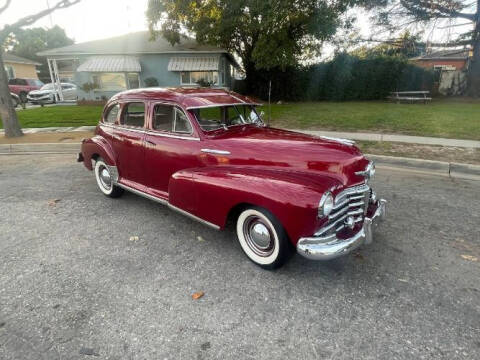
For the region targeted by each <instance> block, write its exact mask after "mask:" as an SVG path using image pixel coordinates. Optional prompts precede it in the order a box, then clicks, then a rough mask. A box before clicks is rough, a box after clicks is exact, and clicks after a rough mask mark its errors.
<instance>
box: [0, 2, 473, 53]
mask: <svg viewBox="0 0 480 360" xmlns="http://www.w3.org/2000/svg"><path fill="white" fill-rule="evenodd" d="M4 1H5V0H0V5H3V3H4ZM57 1H58V0H13V1H12V4H11V5H10V7H9V8H8V9H7V10H6V11H5V12H4V13H3V14H2V15H1V17H0V27H3V25H4V24H8V23H12V22H15V21H16V20H18V19H20V18H21V17H24V16H26V15H30V14H33V13H36V12H38V11H41V10H43V9H45V8H47V6H48V4H50V6H53V5H54V4H55V3H56V2H57ZM147 2H148V0H82V1H81V2H80V3H78V4H76V5H74V6H72V7H70V8H67V9H63V10H57V11H55V12H53V13H52V14H51V15H50V16H46V17H44V18H42V19H40V20H38V21H37V22H36V23H35V24H34V25H33V26H34V27H51V26H53V25H59V26H60V27H62V28H64V29H65V31H66V33H67V35H68V36H69V37H70V38H73V39H74V40H75V42H77V43H79V42H84V41H90V40H97V39H105V38H109V37H114V36H118V35H123V34H126V33H129V32H134V31H142V30H146V29H147V24H146V20H145V11H146V8H147ZM351 12H353V14H354V15H355V18H356V20H357V21H356V32H357V35H358V34H360V37H361V38H363V39H367V38H369V37H370V36H371V35H372V34H373V36H377V37H378V33H377V32H376V31H375V29H374V28H372V26H371V24H370V21H369V15H370V14H368V13H366V12H365V11H360V10H358V9H355V10H351ZM461 21H462V20H461ZM463 22H464V21H463ZM464 30H465V29H464V28H457V27H455V28H449V29H448V30H440V29H438V28H435V31H433V32H432V31H426V32H425V36H424V40H429V41H437V42H443V41H447V40H449V39H452V38H454V37H455V36H454V35H455V34H454V33H458V32H460V31H464ZM449 32H450V33H449ZM386 35H388V34H386ZM339 36H342V35H339ZM333 49H334V48H333V46H331V45H329V44H326V45H325V46H324V49H323V51H322V53H323V56H322V58H328V57H329V56H330V55H331V54H332V52H333Z"/></svg>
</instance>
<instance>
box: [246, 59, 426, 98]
mask: <svg viewBox="0 0 480 360" xmlns="http://www.w3.org/2000/svg"><path fill="white" fill-rule="evenodd" d="M269 81H272V100H294V101H295V100H311V101H316V100H335V101H343V100H375V99H384V98H385V97H386V96H388V95H389V93H390V92H391V91H402V90H405V91H407V90H408V91H413V90H431V89H432V85H433V72H432V71H429V70H426V69H423V68H420V67H417V66H415V65H413V64H410V63H408V61H407V60H406V59H405V58H402V57H398V56H384V55H381V56H375V57H369V58H365V59H361V58H358V57H355V56H351V55H349V54H338V55H337V56H336V57H335V58H334V59H333V60H332V61H329V62H324V63H319V64H315V65H312V66H306V67H297V68H287V69H285V70H283V71H281V70H279V69H276V70H269V71H258V72H257V73H256V74H255V75H254V76H253V79H248V82H249V87H248V88H247V89H246V90H248V89H249V90H250V91H248V92H249V93H250V95H254V96H257V97H260V98H262V99H267V98H268V84H269Z"/></svg>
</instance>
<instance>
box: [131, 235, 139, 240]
mask: <svg viewBox="0 0 480 360" xmlns="http://www.w3.org/2000/svg"><path fill="white" fill-rule="evenodd" d="M138 239H139V238H138V236H130V241H138Z"/></svg>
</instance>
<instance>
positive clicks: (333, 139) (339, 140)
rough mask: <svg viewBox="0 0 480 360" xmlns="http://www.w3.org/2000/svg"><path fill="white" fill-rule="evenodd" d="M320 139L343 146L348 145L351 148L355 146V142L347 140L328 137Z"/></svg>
mask: <svg viewBox="0 0 480 360" xmlns="http://www.w3.org/2000/svg"><path fill="white" fill-rule="evenodd" d="M320 138H321V139H325V140H331V141H337V142H339V143H341V144H343V145H348V146H352V145H353V144H355V141H353V140H349V139H343V138H336V137H330V136H320Z"/></svg>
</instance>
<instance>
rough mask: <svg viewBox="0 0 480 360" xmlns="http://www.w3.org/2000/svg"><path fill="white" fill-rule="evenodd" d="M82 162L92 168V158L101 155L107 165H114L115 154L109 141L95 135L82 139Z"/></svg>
mask: <svg viewBox="0 0 480 360" xmlns="http://www.w3.org/2000/svg"><path fill="white" fill-rule="evenodd" d="M82 155H83V164H84V165H85V167H86V168H87V169H89V170H93V166H92V159H95V158H96V157H98V156H99V157H101V158H103V160H105V162H106V163H107V165H111V166H116V160H115V155H114V152H113V149H112V147H111V145H110V144H109V142H108V141H107V140H106V139H105V138H104V137H102V136H99V135H96V136H94V137H92V138H90V139H84V140H83V141H82Z"/></svg>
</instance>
